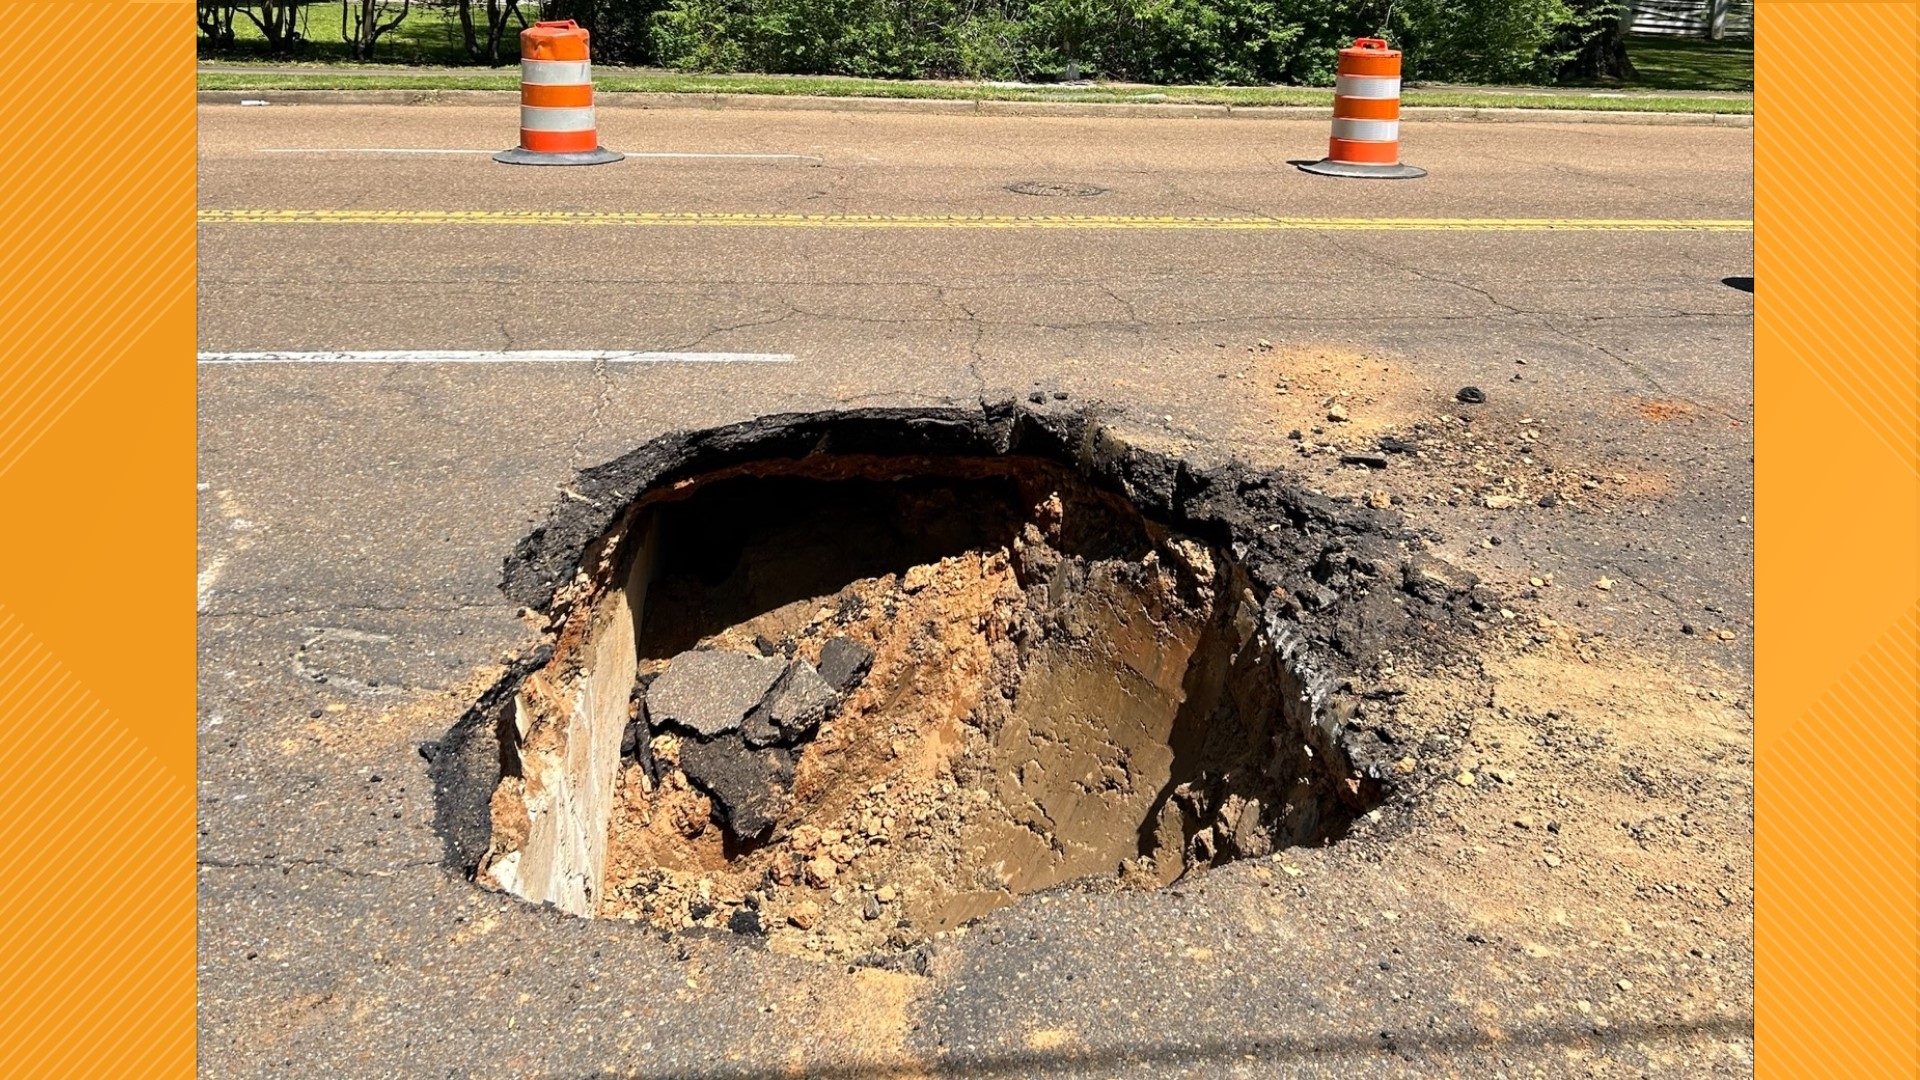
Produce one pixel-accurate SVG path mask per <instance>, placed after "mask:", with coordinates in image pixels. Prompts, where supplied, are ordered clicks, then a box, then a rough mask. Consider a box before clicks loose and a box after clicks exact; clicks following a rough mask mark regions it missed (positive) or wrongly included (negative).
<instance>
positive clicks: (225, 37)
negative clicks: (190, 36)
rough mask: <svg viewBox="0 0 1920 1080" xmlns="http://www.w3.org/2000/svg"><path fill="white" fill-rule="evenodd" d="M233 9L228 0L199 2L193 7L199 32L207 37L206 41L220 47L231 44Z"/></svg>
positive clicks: (204, 0) (201, 0) (203, 0)
mask: <svg viewBox="0 0 1920 1080" xmlns="http://www.w3.org/2000/svg"><path fill="white" fill-rule="evenodd" d="M234 7H235V5H234V4H233V3H231V2H228V0H200V2H199V3H198V4H196V5H195V6H194V14H195V16H196V17H197V19H198V21H199V23H200V32H201V33H203V34H205V35H207V40H209V41H211V42H213V43H214V44H215V45H217V46H221V47H225V46H228V45H231V44H233V16H234V10H233V9H234Z"/></svg>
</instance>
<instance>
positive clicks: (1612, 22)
mask: <svg viewBox="0 0 1920 1080" xmlns="http://www.w3.org/2000/svg"><path fill="white" fill-rule="evenodd" d="M1574 8H1575V10H1576V11H1577V12H1579V14H1580V15H1581V16H1582V19H1581V21H1582V22H1583V23H1584V24H1585V32H1586V35H1587V36H1586V39H1585V40H1584V41H1582V42H1581V43H1580V51H1579V53H1578V54H1576V55H1575V56H1574V58H1573V60H1572V61H1570V62H1569V63H1568V65H1567V70H1566V74H1568V75H1572V76H1574V77H1576V78H1581V79H1631V78H1633V76H1634V70H1633V61H1632V60H1630V59H1628V58H1627V21H1628V19H1629V18H1630V16H1631V12H1630V11H1629V10H1628V7H1627V5H1625V4H1619V3H1614V2H1612V0H1579V2H1577V3H1576V4H1575V5H1574Z"/></svg>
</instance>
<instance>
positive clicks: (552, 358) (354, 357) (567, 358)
mask: <svg viewBox="0 0 1920 1080" xmlns="http://www.w3.org/2000/svg"><path fill="white" fill-rule="evenodd" d="M198 359H199V362H200V363H202V364H583V363H585V364H791V363H793V362H794V355H793V354H792V353H748V352H629V351H625V350H614V349H581V350H570V349H528V350H518V351H497V350H466V349H387V350H373V351H366V352H203V353H201V354H200V355H199V357H198Z"/></svg>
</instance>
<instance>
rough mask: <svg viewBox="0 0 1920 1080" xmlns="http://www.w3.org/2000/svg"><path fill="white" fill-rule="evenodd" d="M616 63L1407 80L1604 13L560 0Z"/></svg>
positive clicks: (1491, 73)
mask: <svg viewBox="0 0 1920 1080" xmlns="http://www.w3.org/2000/svg"><path fill="white" fill-rule="evenodd" d="M546 8H547V15H548V17H558V18H575V19H578V20H579V21H580V22H582V23H583V24H587V25H589V26H590V27H592V29H593V31H594V35H595V41H596V53H597V54H598V55H599V57H600V59H602V60H603V61H604V62H610V63H622V64H657V65H660V66H664V67H669V68H674V69H677V70H682V71H708V72H711V71H759V72H770V73H779V74H795V75H856V76H869V77H885V78H943V77H944V78H967V79H995V80H998V79H1009V80H1011V79H1019V80H1045V79H1056V78H1060V77H1062V76H1064V75H1070V74H1073V73H1074V71H1075V70H1076V69H1077V71H1078V73H1079V74H1081V75H1083V76H1086V77H1100V78H1109V79H1124V80H1132V81H1139V82H1152V83H1186V84H1195V83H1218V84H1267V83H1287V84H1292V85H1304V86H1324V85H1328V84H1330V83H1331V82H1332V81H1333V63H1334V53H1335V51H1336V50H1337V49H1339V48H1340V47H1341V46H1343V45H1347V44H1350V43H1351V42H1352V40H1353V39H1354V38H1356V37H1363V36H1372V35H1380V36H1384V37H1386V38H1388V39H1389V40H1391V41H1393V42H1394V43H1395V44H1396V45H1397V46H1399V47H1400V48H1401V49H1403V50H1404V51H1405V53H1406V59H1405V68H1406V74H1407V76H1408V77H1409V78H1417V79H1424V80H1427V81H1449V82H1500V83H1513V82H1539V81H1546V80H1549V79H1551V78H1552V77H1553V76H1554V74H1555V73H1556V72H1557V71H1558V70H1559V68H1560V67H1561V65H1562V64H1563V63H1564V62H1565V60H1566V59H1567V58H1568V57H1569V56H1570V55H1571V54H1572V52H1573V51H1574V50H1576V49H1577V47H1578V45H1579V42H1580V41H1581V40H1582V34H1583V33H1584V32H1586V30H1587V28H1588V24H1590V23H1591V22H1592V19H1591V17H1590V16H1584V15H1581V14H1580V13H1579V12H1577V11H1576V10H1575V9H1574V8H1572V7H1570V6H1569V4H1568V3H1566V2H1565V0H1393V2H1391V3H1388V2H1386V0H1371V2H1341V0H557V2H551V3H549V4H547V5H546Z"/></svg>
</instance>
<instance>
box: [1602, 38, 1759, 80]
mask: <svg viewBox="0 0 1920 1080" xmlns="http://www.w3.org/2000/svg"><path fill="white" fill-rule="evenodd" d="M1627 59H1629V60H1632V61H1633V69H1634V71H1635V73H1636V75H1637V77H1636V78H1635V79H1633V80H1632V81H1630V82H1623V83H1621V84H1620V85H1621V86H1622V87H1632V88H1634V89H1645V90H1717V91H1750V90H1752V89H1753V42H1751V41H1706V40H1704V39H1700V38H1671V37H1653V36H1651V35H1641V34H1635V35H1632V36H1630V37H1628V38H1627Z"/></svg>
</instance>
